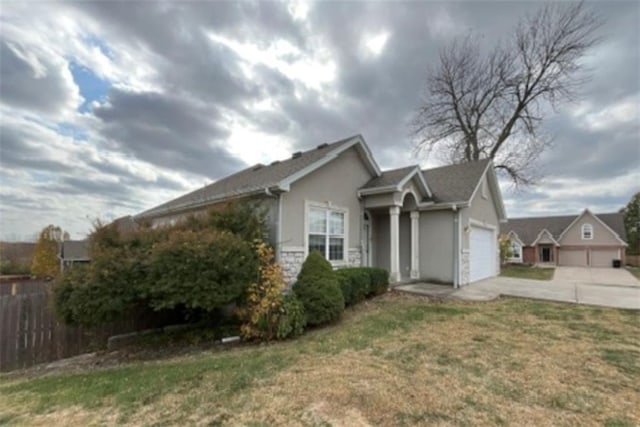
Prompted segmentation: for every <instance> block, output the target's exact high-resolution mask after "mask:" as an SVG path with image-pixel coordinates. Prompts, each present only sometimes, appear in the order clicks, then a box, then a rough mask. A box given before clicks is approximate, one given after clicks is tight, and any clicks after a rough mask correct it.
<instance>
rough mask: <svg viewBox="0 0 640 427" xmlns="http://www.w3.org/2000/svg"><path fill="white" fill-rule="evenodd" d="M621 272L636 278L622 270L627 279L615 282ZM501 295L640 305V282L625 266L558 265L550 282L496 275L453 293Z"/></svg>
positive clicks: (471, 296)
mask: <svg viewBox="0 0 640 427" xmlns="http://www.w3.org/2000/svg"><path fill="white" fill-rule="evenodd" d="M565 269H566V270H565ZM571 270H575V271H571ZM577 270H591V271H577ZM595 270H603V271H595ZM609 270H611V271H609ZM558 272H560V275H558ZM618 272H619V273H623V272H624V273H626V274H627V275H629V276H631V279H633V281H632V280H631V279H628V278H627V277H626V276H625V275H624V274H620V275H619V277H620V278H621V279H623V280H620V281H619V282H618V283H611V282H613V281H614V280H613V279H612V278H615V277H616V276H618V275H617V273H618ZM634 281H635V282H634ZM606 282H608V283H606ZM498 295H508V296H515V297H525V298H534V299H544V300H551V301H561V302H573V303H578V304H590V305H599V306H603V307H616V308H631V309H640V284H639V283H638V280H637V279H636V278H635V277H633V276H632V275H631V274H630V273H629V272H628V271H626V270H622V269H619V270H618V269H595V268H594V269H588V268H575V269H574V268H568V267H560V268H558V269H556V274H555V275H554V278H553V280H551V281H548V282H547V281H543V280H528V279H514V278H510V277H493V278H490V279H485V280H482V281H480V282H476V283H473V284H471V285H469V286H466V287H464V288H462V289H460V290H459V291H456V292H453V293H452V294H451V297H453V298H460V299H469V300H477V299H480V298H481V297H484V298H488V297H490V296H498Z"/></svg>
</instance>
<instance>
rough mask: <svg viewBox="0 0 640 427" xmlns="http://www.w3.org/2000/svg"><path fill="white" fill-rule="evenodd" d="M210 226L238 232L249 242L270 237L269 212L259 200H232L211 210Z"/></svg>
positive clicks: (234, 232)
mask: <svg viewBox="0 0 640 427" xmlns="http://www.w3.org/2000/svg"><path fill="white" fill-rule="evenodd" d="M208 226H209V227H213V228H216V229H218V230H226V231H229V232H231V233H233V234H237V235H238V236H240V238H242V239H243V240H245V241H247V242H253V241H255V240H261V241H262V240H265V239H267V238H268V234H269V230H268V227H267V213H266V210H265V208H264V207H263V206H262V205H261V204H260V203H259V202H253V203H252V202H247V201H245V202H231V203H228V204H227V205H225V206H224V207H223V208H222V209H213V210H211V211H209V218H208Z"/></svg>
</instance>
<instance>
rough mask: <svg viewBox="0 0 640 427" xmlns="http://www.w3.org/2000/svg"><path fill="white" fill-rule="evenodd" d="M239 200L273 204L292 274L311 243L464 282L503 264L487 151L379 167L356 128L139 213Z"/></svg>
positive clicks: (290, 276) (339, 256)
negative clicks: (449, 160)
mask: <svg viewBox="0 0 640 427" xmlns="http://www.w3.org/2000/svg"><path fill="white" fill-rule="evenodd" d="M234 199H250V200H254V201H260V202H261V203H262V205H263V206H265V207H266V208H267V212H268V218H269V225H270V232H271V235H270V240H271V243H272V244H273V246H274V248H275V250H276V257H277V259H278V260H280V261H281V262H282V264H283V268H284V271H285V276H286V279H287V281H288V282H289V283H290V282H291V281H293V280H294V279H295V277H296V275H297V274H298V272H299V270H300V267H301V265H302V262H303V261H304V259H305V257H306V256H307V254H308V253H309V251H311V250H316V251H319V252H320V253H322V254H324V256H325V257H326V258H327V259H328V260H329V261H330V262H331V264H332V265H333V266H334V267H335V268H340V267H346V266H379V267H384V268H386V269H388V270H389V272H390V276H391V281H392V282H400V281H405V280H416V279H423V280H433V281H438V282H443V283H450V284H453V285H454V286H456V287H457V286H460V285H465V284H468V283H470V282H474V281H477V280H480V279H483V278H487V277H491V276H495V275H497V274H498V272H499V255H498V252H499V251H498V247H497V236H498V231H499V224H500V222H501V221H505V220H506V215H505V210H504V206H503V203H502V197H501V194H500V188H499V186H498V182H497V179H496V176H495V173H494V170H493V167H492V164H491V163H490V162H489V161H488V160H483V161H477V162H471V163H465V164H460V165H454V166H445V167H441V168H436V169H429V170H424V171H423V170H421V169H420V168H419V167H418V166H409V167H405V168H401V169H395V170H388V171H381V170H380V168H379V166H378V164H377V163H376V161H375V160H374V158H373V156H372V155H371V152H370V150H369V147H368V146H367V144H366V143H365V141H364V139H363V138H362V136H360V135H357V136H353V137H350V138H347V139H344V140H341V141H337V142H334V143H331V144H321V145H319V146H317V147H316V148H314V149H312V150H308V151H305V152H296V153H293V155H292V156H291V157H290V158H288V159H286V160H282V161H275V162H272V163H271V164H269V165H262V164H257V165H255V166H251V167H249V168H247V169H245V170H243V171H240V172H238V173H236V174H233V175H230V176H228V177H226V178H223V179H220V180H218V181H216V182H215V183H213V184H210V185H207V186H205V187H203V188H200V189H198V190H196V191H193V192H191V193H189V194H186V195H184V196H181V197H178V198H177V199H175V200H172V201H169V202H167V203H164V204H162V205H160V206H157V207H154V208H152V209H149V210H147V211H145V212H142V213H140V214H138V215H136V216H135V217H134V219H135V220H136V221H150V222H151V224H152V225H153V226H162V225H167V224H174V223H175V222H176V221H179V220H181V219H183V218H185V217H187V216H188V215H194V214H196V215H197V214H201V213H203V212H206V210H208V209H209V208H211V207H213V206H215V205H217V204H221V203H226V202H228V201H230V200H234Z"/></svg>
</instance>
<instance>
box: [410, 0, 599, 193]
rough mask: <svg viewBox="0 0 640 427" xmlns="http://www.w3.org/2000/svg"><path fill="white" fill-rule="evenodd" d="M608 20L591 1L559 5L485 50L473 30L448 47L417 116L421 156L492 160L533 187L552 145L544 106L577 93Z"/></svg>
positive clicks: (415, 123)
mask: <svg viewBox="0 0 640 427" xmlns="http://www.w3.org/2000/svg"><path fill="white" fill-rule="evenodd" d="M601 24H602V21H601V20H600V18H599V17H598V16H597V15H595V14H594V13H593V12H592V11H590V10H588V9H587V8H586V7H585V5H584V3H577V4H571V5H569V6H566V5H559V4H557V3H556V4H552V5H546V6H544V7H542V8H541V9H540V10H539V11H538V12H537V13H536V14H535V15H533V16H528V17H526V18H525V19H523V20H522V21H521V22H520V23H519V24H518V26H517V27H516V29H515V32H514V38H513V40H512V41H511V42H510V43H506V44H499V45H497V46H495V47H494V48H493V49H492V50H490V51H489V52H488V53H486V54H483V52H482V50H481V48H480V45H479V44H478V43H477V42H476V41H475V40H476V39H474V38H473V36H472V35H469V36H467V37H466V38H464V39H458V40H456V41H455V42H454V43H453V44H451V45H450V46H448V47H447V48H445V49H443V50H441V52H440V63H439V66H438V67H437V68H436V69H434V70H432V71H431V72H430V73H429V75H428V77H427V86H426V92H425V95H424V97H423V101H422V105H421V106H420V107H419V108H418V110H417V111H416V113H415V116H414V117H413V120H412V121H411V135H412V137H413V138H414V142H415V147H416V151H417V153H420V152H426V153H427V155H428V154H430V153H431V152H432V151H433V150H434V149H436V148H438V149H439V151H440V150H443V149H444V152H445V153H446V154H447V156H448V157H449V159H448V160H449V161H451V162H453V163H461V162H467V161H473V160H479V159H484V158H491V159H492V160H493V162H494V165H495V167H496V169H497V170H498V171H501V172H503V173H505V174H506V176H508V177H509V178H510V179H511V180H512V181H513V183H514V184H516V185H520V184H524V185H529V184H532V183H533V182H534V181H535V180H536V179H537V178H538V176H537V174H536V171H535V166H534V162H535V161H536V160H537V159H538V157H539V156H540V154H541V153H542V152H543V151H544V150H545V148H546V147H547V146H548V145H549V144H550V142H551V138H550V137H549V136H548V135H545V133H544V132H543V130H542V128H541V126H540V125H541V123H542V120H543V116H544V111H545V109H547V108H548V107H552V108H553V109H554V110H555V109H556V107H557V106H558V105H559V104H560V103H562V102H564V101H571V100H574V99H575V98H576V95H577V93H578V89H579V88H580V87H581V86H582V85H583V84H584V83H585V82H586V80H587V74H588V73H587V72H586V70H585V68H584V66H583V64H582V63H581V59H582V58H583V56H584V55H585V53H586V52H587V50H588V49H589V48H591V47H592V46H594V45H595V44H597V43H598V42H599V38H598V37H597V36H596V35H595V34H596V31H597V30H598V28H599V27H600V26H601Z"/></svg>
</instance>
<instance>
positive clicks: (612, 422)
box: [604, 417, 636, 427]
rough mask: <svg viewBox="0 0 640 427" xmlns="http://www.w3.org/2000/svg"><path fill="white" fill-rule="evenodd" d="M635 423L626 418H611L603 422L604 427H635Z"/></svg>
mask: <svg viewBox="0 0 640 427" xmlns="http://www.w3.org/2000/svg"><path fill="white" fill-rule="evenodd" d="M635 426H636V423H635V422H634V421H633V420H632V419H631V418H627V417H611V418H607V419H606V420H605V422H604V427H635Z"/></svg>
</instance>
